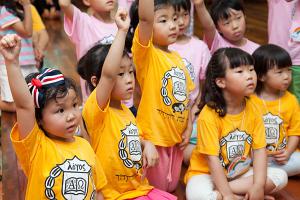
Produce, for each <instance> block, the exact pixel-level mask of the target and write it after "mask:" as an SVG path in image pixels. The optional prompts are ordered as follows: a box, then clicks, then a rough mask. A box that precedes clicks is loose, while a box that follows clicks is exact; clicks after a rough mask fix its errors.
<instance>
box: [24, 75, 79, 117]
mask: <svg viewBox="0 0 300 200" xmlns="http://www.w3.org/2000/svg"><path fill="white" fill-rule="evenodd" d="M39 74H40V73H31V74H29V75H28V76H26V78H25V80H26V82H27V83H30V82H31V80H32V79H33V78H36V76H37V75H39ZM64 79H65V81H64V84H60V85H58V86H55V87H47V88H45V89H43V88H42V89H41V92H43V94H44V96H45V98H44V102H42V103H41V105H40V108H35V118H36V120H37V121H38V122H39V121H40V120H42V112H43V109H44V108H45V106H46V105H47V103H48V102H49V101H50V100H55V101H56V100H57V99H59V98H63V97H65V96H66V95H67V94H68V93H69V90H70V89H73V90H74V91H75V94H76V96H77V97H79V91H78V88H77V86H76V83H75V81H74V80H73V79H71V78H67V77H65V78H64Z"/></svg>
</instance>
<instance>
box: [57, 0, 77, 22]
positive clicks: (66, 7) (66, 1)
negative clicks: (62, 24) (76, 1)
mask: <svg viewBox="0 0 300 200" xmlns="http://www.w3.org/2000/svg"><path fill="white" fill-rule="evenodd" d="M58 3H59V6H60V8H61V9H62V11H63V12H64V14H65V16H66V17H67V18H68V19H69V20H71V21H72V20H73V14H74V7H73V4H72V3H71V0H59V2H58Z"/></svg>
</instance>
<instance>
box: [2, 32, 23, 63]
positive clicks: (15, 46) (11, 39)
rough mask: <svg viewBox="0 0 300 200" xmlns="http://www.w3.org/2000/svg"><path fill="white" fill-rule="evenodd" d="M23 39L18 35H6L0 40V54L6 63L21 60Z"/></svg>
mask: <svg viewBox="0 0 300 200" xmlns="http://www.w3.org/2000/svg"><path fill="white" fill-rule="evenodd" d="M20 49H21V38H20V37H19V36H18V35H16V34H9V35H5V36H4V37H2V38H1V40H0V52H1V54H2V55H3V57H4V59H5V60H6V61H10V62H12V61H15V60H18V59H19V54H20Z"/></svg>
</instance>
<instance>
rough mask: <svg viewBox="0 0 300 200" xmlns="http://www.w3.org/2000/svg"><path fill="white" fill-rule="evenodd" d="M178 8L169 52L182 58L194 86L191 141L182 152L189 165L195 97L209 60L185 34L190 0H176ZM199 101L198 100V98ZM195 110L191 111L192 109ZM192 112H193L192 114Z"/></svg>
mask: <svg viewBox="0 0 300 200" xmlns="http://www.w3.org/2000/svg"><path fill="white" fill-rule="evenodd" d="M175 4H176V6H177V7H178V8H177V9H178V14H177V17H178V19H177V22H178V26H179V36H178V38H177V41H176V43H174V44H172V45H170V50H173V51H177V52H178V53H179V55H180V56H181V57H182V58H183V62H184V64H185V66H186V68H187V69H188V71H189V74H190V76H191V79H192V80H193V82H194V84H195V89H194V90H193V91H192V93H191V94H190V100H191V102H190V104H191V105H193V106H192V109H191V112H190V118H189V119H190V123H189V129H192V130H189V131H192V135H191V140H190V143H189V144H188V146H187V147H186V148H185V150H184V158H183V160H184V162H185V163H186V164H188V163H189V160H190V156H191V153H192V150H193V148H194V147H195V144H196V143H195V142H196V138H197V131H196V122H194V120H195V118H196V117H195V111H197V107H198V103H199V102H196V100H197V96H198V95H199V97H200V93H201V87H202V86H203V83H204V80H205V71H206V66H207V63H208V61H209V59H210V57H211V56H210V52H209V49H208V47H207V45H206V44H205V43H204V42H202V41H201V40H199V39H198V38H197V37H195V36H188V35H187V34H186V32H187V29H188V28H189V24H190V20H191V15H190V10H191V1H190V0H176V2H175ZM198 100H199V98H198ZM194 106H195V108H194V109H193V107H194ZM192 111H194V112H192Z"/></svg>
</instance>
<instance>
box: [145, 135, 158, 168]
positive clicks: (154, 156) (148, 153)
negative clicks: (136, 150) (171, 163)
mask: <svg viewBox="0 0 300 200" xmlns="http://www.w3.org/2000/svg"><path fill="white" fill-rule="evenodd" d="M158 160H159V156H158V152H157V150H156V148H155V146H154V145H153V144H152V142H150V141H147V140H144V149H143V166H144V167H145V168H148V167H153V166H155V165H156V164H157V163H158Z"/></svg>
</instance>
